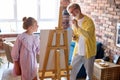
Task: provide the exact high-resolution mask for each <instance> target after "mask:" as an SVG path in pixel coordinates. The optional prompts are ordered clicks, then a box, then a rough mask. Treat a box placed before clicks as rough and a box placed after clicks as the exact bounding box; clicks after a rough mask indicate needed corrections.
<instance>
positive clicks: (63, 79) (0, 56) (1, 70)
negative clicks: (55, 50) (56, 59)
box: [0, 51, 85, 80]
mask: <svg viewBox="0 0 120 80" xmlns="http://www.w3.org/2000/svg"><path fill="white" fill-rule="evenodd" d="M0 58H2V59H3V64H2V66H1V67H0V80H1V78H2V74H3V72H4V71H5V70H7V69H13V64H12V63H10V65H9V68H8V62H7V58H6V55H5V53H4V51H2V52H1V51H0ZM45 80H51V79H45ZM61 80H66V78H62V79H61ZM78 80H85V79H78Z"/></svg>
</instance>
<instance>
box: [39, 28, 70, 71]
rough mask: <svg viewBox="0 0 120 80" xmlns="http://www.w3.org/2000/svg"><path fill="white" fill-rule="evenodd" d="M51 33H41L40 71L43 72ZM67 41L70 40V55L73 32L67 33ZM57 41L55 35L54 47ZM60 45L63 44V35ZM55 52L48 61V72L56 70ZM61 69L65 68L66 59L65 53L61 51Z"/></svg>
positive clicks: (44, 31) (51, 52)
mask: <svg viewBox="0 0 120 80" xmlns="http://www.w3.org/2000/svg"><path fill="white" fill-rule="evenodd" d="M49 32H50V30H41V31H40V53H39V54H40V56H39V59H40V61H39V70H42V67H43V63H44V58H45V55H46V54H45V52H46V48H47V42H48V37H49ZM67 33H68V35H67V39H68V54H69V47H70V42H71V40H72V30H68V31H67ZM55 34H56V33H55ZM55 39H56V36H55V35H54V38H53V42H52V45H54V44H55ZM60 44H61V45H62V44H63V36H62V35H61V38H60ZM53 53H54V51H53V50H51V51H50V56H49V59H48V65H47V70H53V69H54V64H55V56H54V54H53ZM60 68H61V69H64V68H65V58H64V51H63V50H60Z"/></svg>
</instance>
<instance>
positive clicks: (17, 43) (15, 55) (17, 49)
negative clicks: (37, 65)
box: [11, 36, 21, 61]
mask: <svg viewBox="0 0 120 80" xmlns="http://www.w3.org/2000/svg"><path fill="white" fill-rule="evenodd" d="M20 46H21V41H20V39H19V36H18V37H17V39H16V41H15V43H14V46H13V48H12V51H11V56H12V59H13V61H18V59H19V57H20Z"/></svg>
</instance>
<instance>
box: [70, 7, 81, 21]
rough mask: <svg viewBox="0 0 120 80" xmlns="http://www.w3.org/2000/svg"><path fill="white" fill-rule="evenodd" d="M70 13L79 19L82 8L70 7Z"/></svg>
mask: <svg viewBox="0 0 120 80" xmlns="http://www.w3.org/2000/svg"><path fill="white" fill-rule="evenodd" d="M69 14H70V15H71V16H73V17H74V18H75V19H78V18H79V15H80V10H79V9H77V8H75V7H71V8H69Z"/></svg>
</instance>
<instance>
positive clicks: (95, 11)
mask: <svg viewBox="0 0 120 80" xmlns="http://www.w3.org/2000/svg"><path fill="white" fill-rule="evenodd" d="M63 1H66V0H63ZM109 1H111V0H71V2H77V3H79V4H80V6H81V10H82V12H83V13H84V14H87V15H88V16H90V17H91V18H92V19H93V20H94V23H95V26H96V38H97V41H100V42H102V43H103V44H104V45H105V46H107V49H108V51H109V54H110V58H111V59H112V58H113V55H114V54H118V55H120V48H119V47H117V46H116V42H115V41H116V25H117V22H120V9H118V8H116V6H115V5H114V4H111V2H109Z"/></svg>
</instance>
